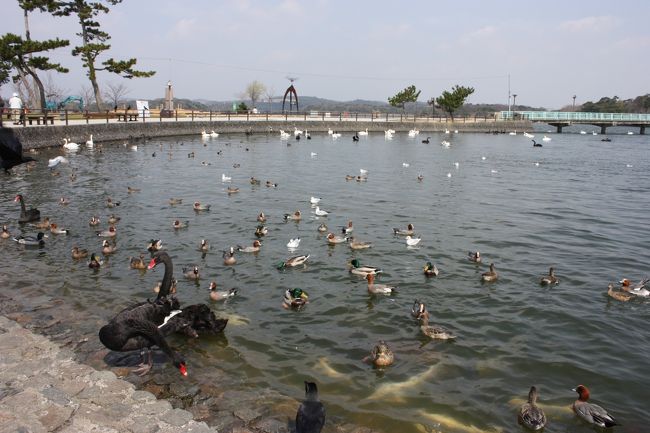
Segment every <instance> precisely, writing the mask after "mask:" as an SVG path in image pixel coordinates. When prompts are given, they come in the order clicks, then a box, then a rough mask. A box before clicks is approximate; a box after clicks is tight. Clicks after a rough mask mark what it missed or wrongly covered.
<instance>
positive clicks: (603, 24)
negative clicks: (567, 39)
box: [560, 15, 620, 33]
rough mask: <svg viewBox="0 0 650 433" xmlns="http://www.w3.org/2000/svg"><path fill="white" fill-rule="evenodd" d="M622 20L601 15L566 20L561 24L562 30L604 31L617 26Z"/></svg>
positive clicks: (579, 31)
mask: <svg viewBox="0 0 650 433" xmlns="http://www.w3.org/2000/svg"><path fill="white" fill-rule="evenodd" d="M619 22H620V20H619V19H618V18H617V17H614V16H611V15H605V16H600V17H585V18H580V19H577V20H570V21H564V22H563V23H561V24H560V28H561V29H562V30H566V31H569V32H574V33H583V32H604V31H609V30H611V29H613V28H614V27H617V26H618V24H619Z"/></svg>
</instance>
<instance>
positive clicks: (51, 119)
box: [24, 113, 54, 125]
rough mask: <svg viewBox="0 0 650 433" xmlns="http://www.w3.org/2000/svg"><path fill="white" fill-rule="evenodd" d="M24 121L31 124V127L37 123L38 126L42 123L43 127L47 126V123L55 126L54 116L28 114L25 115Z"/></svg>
mask: <svg viewBox="0 0 650 433" xmlns="http://www.w3.org/2000/svg"><path fill="white" fill-rule="evenodd" d="M24 119H25V120H24V121H25V122H27V123H29V124H30V125H31V124H32V122H34V121H36V124H37V125H40V124H41V121H42V122H43V125H47V122H50V125H54V115H52V114H49V113H48V114H34V113H32V114H30V113H27V114H25V115H24Z"/></svg>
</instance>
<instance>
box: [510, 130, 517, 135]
mask: <svg viewBox="0 0 650 433" xmlns="http://www.w3.org/2000/svg"><path fill="white" fill-rule="evenodd" d="M508 135H517V131H516V130H515V131H510V132H508Z"/></svg>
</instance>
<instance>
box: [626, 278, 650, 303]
mask: <svg viewBox="0 0 650 433" xmlns="http://www.w3.org/2000/svg"><path fill="white" fill-rule="evenodd" d="M648 281H650V280H649V279H648V278H644V279H643V280H641V281H639V282H638V283H636V284H633V283H632V282H631V281H630V280H628V279H627V278H623V279H622V280H621V281H619V283H621V289H623V290H625V291H626V292H628V293H631V294H632V295H634V296H641V297H644V298H646V297H648V295H650V291H648V289H646V288H645V285H646V284H647V282H648Z"/></svg>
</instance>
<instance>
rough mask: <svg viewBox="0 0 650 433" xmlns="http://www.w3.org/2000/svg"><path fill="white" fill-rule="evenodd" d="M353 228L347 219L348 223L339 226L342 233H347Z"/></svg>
mask: <svg viewBox="0 0 650 433" xmlns="http://www.w3.org/2000/svg"><path fill="white" fill-rule="evenodd" d="M353 230H354V227H353V226H352V220H350V221H348V225H346V226H343V227H341V233H343V234H344V235H349V234H350V233H352V231H353Z"/></svg>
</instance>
